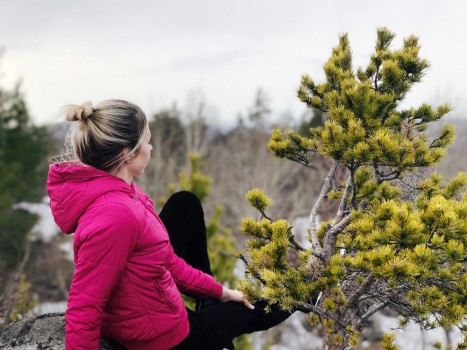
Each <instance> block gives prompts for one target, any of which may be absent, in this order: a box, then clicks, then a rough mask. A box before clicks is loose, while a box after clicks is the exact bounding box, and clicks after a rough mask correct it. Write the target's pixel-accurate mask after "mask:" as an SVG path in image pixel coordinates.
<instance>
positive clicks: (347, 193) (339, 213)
mask: <svg viewBox="0 0 467 350" xmlns="http://www.w3.org/2000/svg"><path fill="white" fill-rule="evenodd" d="M353 175H354V172H353V170H351V171H350V174H349V177H348V179H347V184H346V186H345V189H344V194H343V195H342V198H341V202H340V204H339V209H338V210H337V214H336V216H335V217H334V220H333V221H332V224H331V226H334V225H335V224H336V223H337V222H338V221H340V220H341V219H342V216H343V215H344V211H345V209H346V208H347V202H348V199H349V196H350V193H351V190H352V187H353V183H354V181H353Z"/></svg>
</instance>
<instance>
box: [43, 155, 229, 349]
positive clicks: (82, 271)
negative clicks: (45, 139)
mask: <svg viewBox="0 0 467 350" xmlns="http://www.w3.org/2000/svg"><path fill="white" fill-rule="evenodd" d="M47 190H48V192H49V196H50V206H51V208H52V213H53V215H54V218H55V222H56V223H57V224H58V226H59V227H60V228H61V229H62V231H63V232H65V233H72V232H74V233H75V235H74V262H75V273H74V275H73V281H72V284H71V289H70V296H69V300H68V308H67V311H66V348H67V349H93V350H95V349H98V348H99V338H100V335H101V334H102V335H104V336H108V337H111V338H113V339H115V340H117V341H118V342H120V343H121V344H123V345H124V346H125V347H126V348H128V349H141V348H145V347H146V346H147V345H148V344H151V347H152V348H153V349H168V348H170V347H173V346H175V345H176V344H178V343H179V342H180V341H182V340H183V339H184V338H185V337H186V335H187V334H188V331H189V324H188V319H187V313H186V309H185V307H184V305H183V301H182V298H181V295H180V292H179V290H180V291H181V292H183V293H185V294H188V295H191V296H194V297H196V298H199V299H205V298H215V299H218V298H220V297H221V294H222V286H221V285H220V284H219V283H217V282H215V281H214V279H213V278H212V277H211V276H209V275H207V274H205V273H203V272H201V271H199V270H196V269H194V268H192V267H191V266H189V265H188V264H186V263H185V261H184V260H182V259H180V258H179V257H177V256H176V255H175V254H174V252H173V249H172V246H171V245H170V243H169V237H168V234H167V231H166V229H165V227H164V225H163V224H162V222H161V220H160V219H159V217H158V216H157V214H156V212H155V211H154V208H153V203H152V201H151V200H150V199H149V197H148V196H146V195H145V194H144V193H143V192H142V191H141V190H140V189H139V188H138V187H137V186H135V185H134V184H132V185H128V184H127V183H126V182H125V181H124V180H122V179H120V178H118V177H115V176H112V175H110V174H108V173H106V172H104V171H101V170H98V169H95V168H92V167H88V166H81V165H73V164H70V163H59V164H52V165H51V166H50V170H49V176H48V180H47ZM144 343H146V346H145V345H144Z"/></svg>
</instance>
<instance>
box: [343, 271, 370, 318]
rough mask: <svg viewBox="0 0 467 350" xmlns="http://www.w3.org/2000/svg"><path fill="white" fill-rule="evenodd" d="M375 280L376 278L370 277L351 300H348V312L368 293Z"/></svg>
mask: <svg viewBox="0 0 467 350" xmlns="http://www.w3.org/2000/svg"><path fill="white" fill-rule="evenodd" d="M374 280H375V276H373V275H370V276H368V277H367V279H366V281H365V282H364V283H363V284H362V285H361V286H360V288H358V289H357V291H356V292H355V293H354V294H353V295H352V296H351V297H350V298H349V300H348V305H347V308H346V309H347V310H348V309H350V308H351V307H352V306H353V305H354V304H355V303H356V302H357V301H358V299H359V298H360V297H361V296H362V295H363V294H365V292H366V291H368V288H370V286H371V285H372V284H373V282H374Z"/></svg>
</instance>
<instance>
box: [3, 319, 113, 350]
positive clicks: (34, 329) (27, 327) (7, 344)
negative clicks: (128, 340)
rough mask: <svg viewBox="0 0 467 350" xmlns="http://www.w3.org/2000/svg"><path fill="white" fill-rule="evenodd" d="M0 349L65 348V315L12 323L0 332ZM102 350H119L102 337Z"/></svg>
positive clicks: (52, 349) (50, 349) (55, 349)
mask: <svg viewBox="0 0 467 350" xmlns="http://www.w3.org/2000/svg"><path fill="white" fill-rule="evenodd" d="M0 349H4V350H7V349H8V350H10V349H14V350H63V349H65V315H64V314H63V313H51V314H44V315H40V316H37V317H34V318H25V319H22V320H20V321H17V322H14V323H11V324H10V325H8V326H7V327H6V328H5V329H4V330H3V331H2V332H1V334H0ZM100 350H119V349H118V347H112V346H111V345H110V344H109V343H108V342H107V341H106V340H105V339H103V338H101V344H100Z"/></svg>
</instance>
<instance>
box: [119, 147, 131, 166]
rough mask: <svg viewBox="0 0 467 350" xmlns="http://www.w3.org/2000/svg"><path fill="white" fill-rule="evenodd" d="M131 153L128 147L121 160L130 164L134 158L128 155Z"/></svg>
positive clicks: (124, 150) (121, 155)
mask: <svg viewBox="0 0 467 350" xmlns="http://www.w3.org/2000/svg"><path fill="white" fill-rule="evenodd" d="M129 153H130V149H129V148H128V147H125V148H124V149H123V151H122V153H120V157H121V159H124V162H125V163H130V162H131V161H132V160H133V158H134V155H131V156H129V155H128V154H129Z"/></svg>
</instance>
